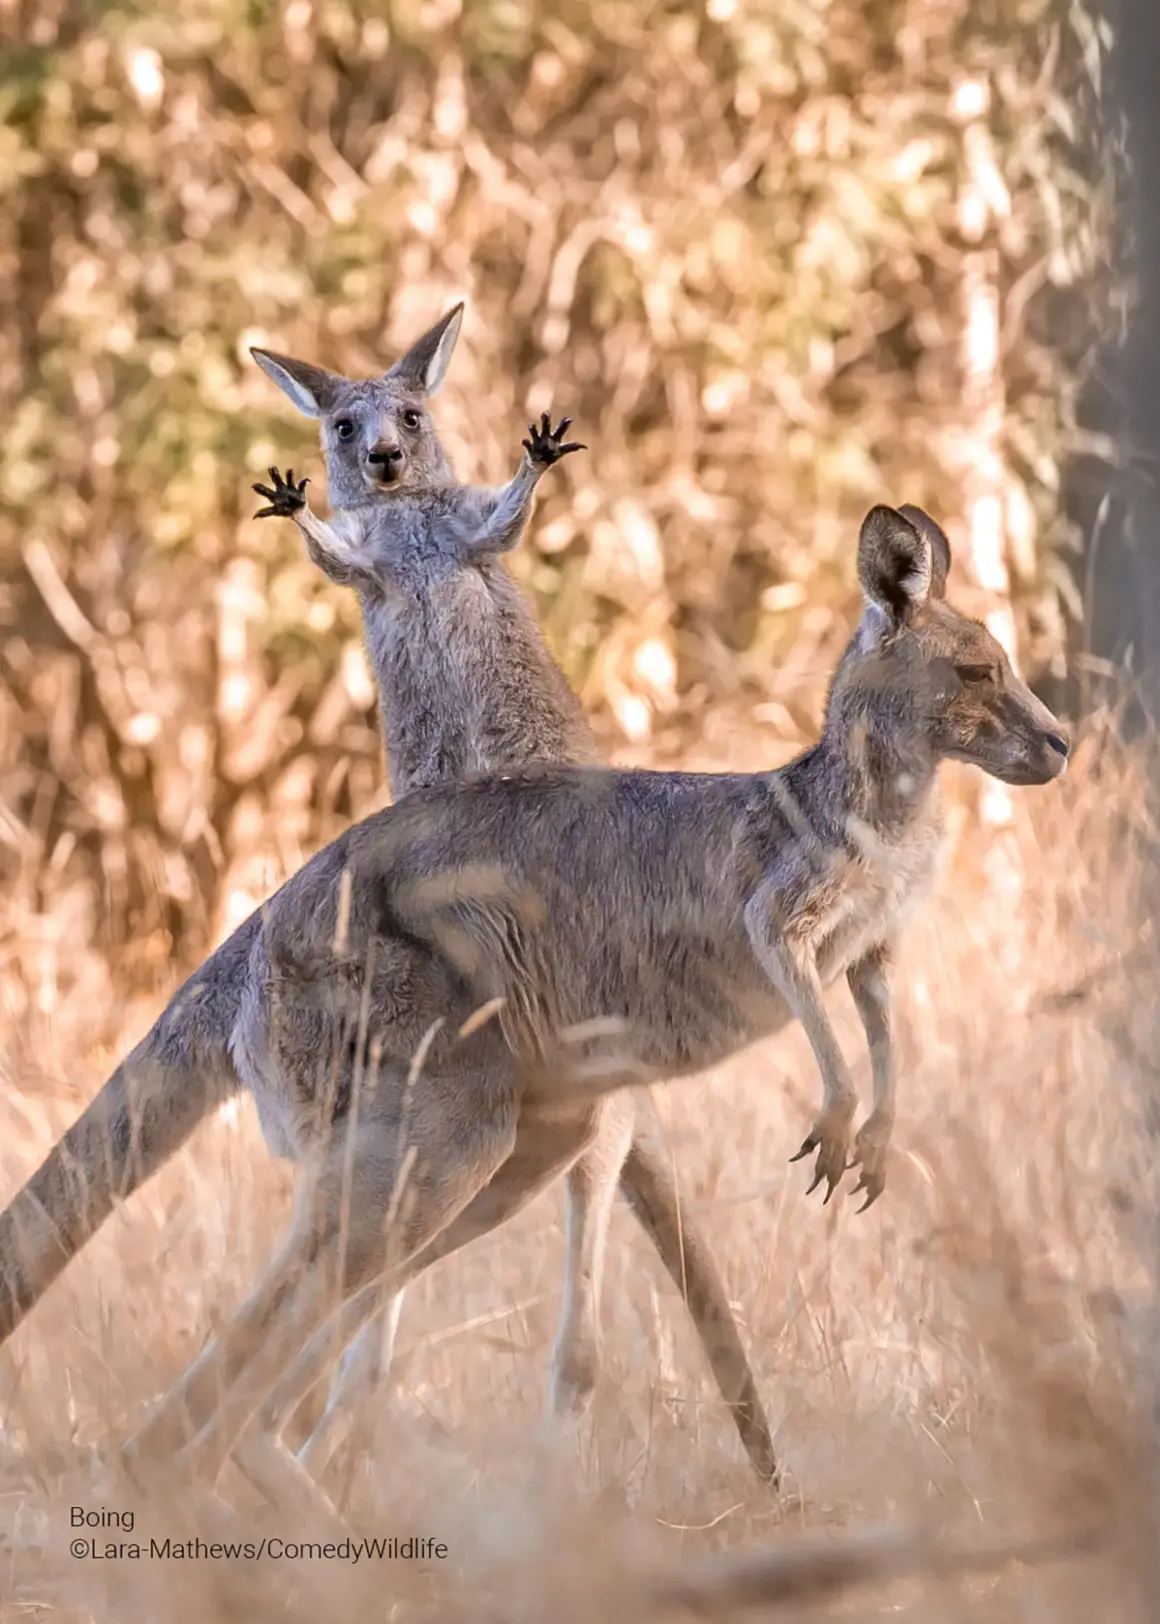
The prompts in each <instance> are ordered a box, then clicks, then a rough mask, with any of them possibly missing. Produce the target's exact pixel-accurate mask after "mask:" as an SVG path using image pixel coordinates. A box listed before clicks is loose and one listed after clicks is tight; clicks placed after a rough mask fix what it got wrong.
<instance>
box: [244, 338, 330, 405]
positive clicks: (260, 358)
mask: <svg viewBox="0 0 1160 1624" xmlns="http://www.w3.org/2000/svg"><path fill="white" fill-rule="evenodd" d="M250 354H251V355H252V356H253V357H254V360H255V361H256V362H257V363H258V365H259V366H260V367H261V369H262V371H263V372H264V373H265V374H266V376H267V377H268V378H273V380H274V382H275V383H276V384H277V385H278V388H279V389H282V390H285V392H286V394H288V395H289V396H290V399H291V400H292V401H293V402H294V404H295V406H297V408H298V410H299V411H300V412H302V413H303V415H304V416H306V417H321V416H322V415H323V413H324V412H325V411H326V410H327V407H328V406H329V404H330V402H331V401H332V400H333V399H334V395H335V391H336V390H337V388H338V386H339V385H340V384H342V383H345V381H346V380H345V379H344V378H343V377H342V376H341V374H339V373H337V372H327V370H326V368H325V367H315V366H311V365H310V362H309V361H295V360H294V359H293V358H292V357H291V356H289V355H275V354H274V353H273V351H272V350H255V349H251V351H250Z"/></svg>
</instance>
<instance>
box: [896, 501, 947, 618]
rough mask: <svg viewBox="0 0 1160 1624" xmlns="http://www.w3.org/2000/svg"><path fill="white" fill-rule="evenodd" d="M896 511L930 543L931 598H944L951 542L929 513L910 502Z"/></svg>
mask: <svg viewBox="0 0 1160 1624" xmlns="http://www.w3.org/2000/svg"><path fill="white" fill-rule="evenodd" d="M898 511H899V513H901V514H902V517H903V518H904V519H906V520H908V521H909V523H910V524H912V525H913V526H914V528H915V529H916V530H917V531H918V533H919V535H920V536H925V537H926V539H927V541H928V542H929V543H930V564H931V570H930V595H931V597H932V598H945V597H946V595H947V576H948V575H949V574H950V570H951V544H950V542H949V541H948V540H947V533H946V531H945V530H944V529H943V527H942V526H941V525H940V524H936V523H935V522H934V520H933V519H932V518H931V516H930V514H929V513H924V512H923V511H922V509H921V508H920V507H915V506H914V504H913V503H911V502H906V503H904V504H903V506H902V507H900V508H899V510H898Z"/></svg>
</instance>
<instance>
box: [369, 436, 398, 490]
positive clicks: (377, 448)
mask: <svg viewBox="0 0 1160 1624" xmlns="http://www.w3.org/2000/svg"><path fill="white" fill-rule="evenodd" d="M402 466H403V448H402V446H398V445H391V444H389V443H388V442H387V441H385V440H379V441H378V443H377V444H376V445H373V446H372V447H371V449H370V450H369V451H368V452H367V468H368V470H369V471H370V476H371V478H372V479H374V480H377V481H378V483H379V484H381V485H392V484H394V482H395V480H396V479H398V477H399V473H400V471H401V470H402Z"/></svg>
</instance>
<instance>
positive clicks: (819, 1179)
mask: <svg viewBox="0 0 1160 1624" xmlns="http://www.w3.org/2000/svg"><path fill="white" fill-rule="evenodd" d="M821 1182H822V1175H821V1173H820V1172H817V1173H815V1174H814V1176H813V1180H812V1181H811V1183H810V1186H809V1188H808V1189H807V1190H806V1194H807V1195H813V1193H814V1191H815V1190H816V1189H817V1187H818V1185H819V1184H820V1183H821Z"/></svg>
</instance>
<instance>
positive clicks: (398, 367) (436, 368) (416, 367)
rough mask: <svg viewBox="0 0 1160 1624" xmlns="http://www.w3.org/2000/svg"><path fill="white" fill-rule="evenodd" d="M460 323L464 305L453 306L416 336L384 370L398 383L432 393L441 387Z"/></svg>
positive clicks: (461, 322) (426, 393)
mask: <svg viewBox="0 0 1160 1624" xmlns="http://www.w3.org/2000/svg"><path fill="white" fill-rule="evenodd" d="M462 326H463V304H462V302H460V303H459V304H457V305H452V307H451V309H450V310H449V311H448V312H447V314H446V315H445V316H441V317H440V319H439V320H438V321H437V322H436V323H435V325H434V327H430V328H428V330H427V331H426V332H425V333H424V334H423V336H422V338H419V339H416V340H415V342H414V344H412V345H411V348H410V349H409V350H408V351H407V353H406V355H404V356H401V357H400V359H399V360H397V361H396V362H395V364H394V366H393V367H392V368H391V370H390V371H389V372H388V373H387V377H388V378H394V379H396V380H397V381H398V382H400V383H405V384H409V385H410V386H411V388H413V389H421V390H422V391H423V393H424V394H425V395H434V394H436V393H437V392H438V391H439V390H440V389H441V388H442V387H443V380H444V378H445V377H446V376H447V368H448V367H449V366H450V364H451V352H452V351H453V350H454V348H455V340H456V339H457V338H458V337H459V329H460V328H461V327H462Z"/></svg>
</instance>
